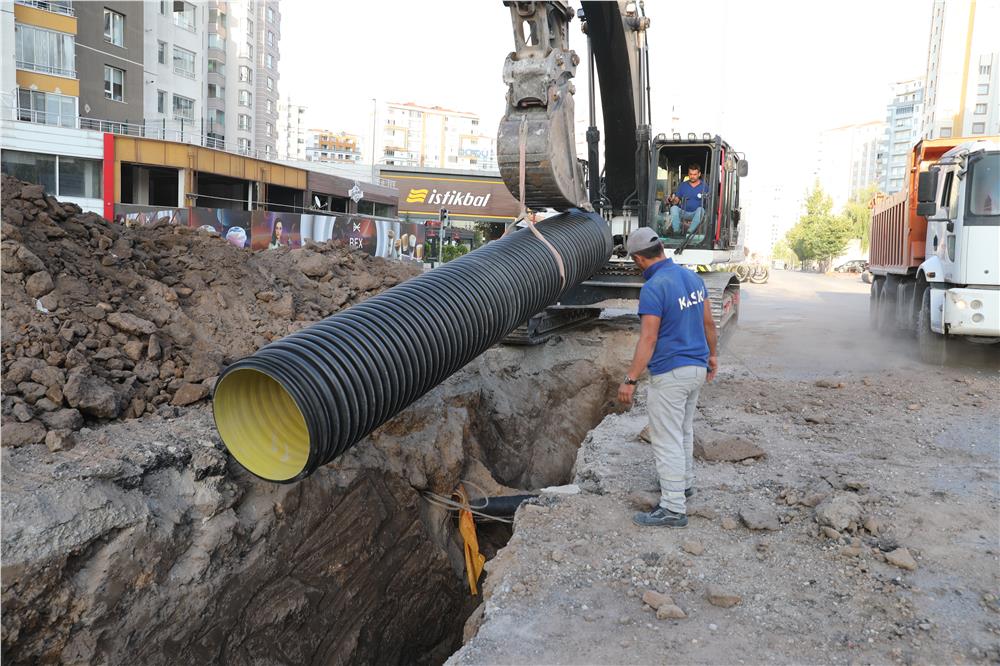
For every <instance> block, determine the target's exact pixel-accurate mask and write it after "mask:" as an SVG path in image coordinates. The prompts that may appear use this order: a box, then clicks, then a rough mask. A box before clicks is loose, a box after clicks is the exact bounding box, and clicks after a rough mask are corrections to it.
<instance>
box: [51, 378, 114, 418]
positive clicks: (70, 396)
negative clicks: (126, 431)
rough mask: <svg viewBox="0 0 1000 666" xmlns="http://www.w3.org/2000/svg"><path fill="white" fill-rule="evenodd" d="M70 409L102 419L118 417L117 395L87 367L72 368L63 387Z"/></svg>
mask: <svg viewBox="0 0 1000 666" xmlns="http://www.w3.org/2000/svg"><path fill="white" fill-rule="evenodd" d="M63 394H64V395H65V397H66V402H67V403H68V404H69V406H70V407H75V408H77V409H79V410H80V411H81V412H83V413H84V414H89V415H90V416H96V417H98V418H102V419H113V418H114V417H116V416H118V412H119V406H118V394H117V393H116V392H115V390H114V388H112V387H111V385H110V384H108V383H107V382H106V381H104V380H103V379H101V378H100V377H97V376H95V375H94V374H93V372H92V371H91V370H90V367H89V366H85V365H84V366H80V367H77V368H73V370H72V371H70V373H69V378H68V379H67V380H66V386H65V387H63Z"/></svg>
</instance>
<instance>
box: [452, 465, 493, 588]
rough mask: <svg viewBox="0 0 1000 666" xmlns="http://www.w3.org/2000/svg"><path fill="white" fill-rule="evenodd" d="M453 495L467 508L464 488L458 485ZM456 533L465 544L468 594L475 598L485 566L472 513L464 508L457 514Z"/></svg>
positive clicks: (467, 503) (467, 502) (467, 501)
mask: <svg viewBox="0 0 1000 666" xmlns="http://www.w3.org/2000/svg"><path fill="white" fill-rule="evenodd" d="M455 494H456V495H458V498H459V501H460V502H461V503H462V506H464V507H468V506H469V499H468V496H467V495H466V494H465V488H463V487H462V485H461V484H459V486H458V489H457V490H456V491H455ZM458 531H459V533H461V535H462V540H463V541H464V542H465V574H466V576H468V578H469V592H471V593H472V595H473V596H476V595H478V594H479V591H478V589H477V587H476V584H477V583H478V581H479V576H481V575H482V573H483V565H484V564H486V558H485V557H484V556H483V555H482V554H481V553H480V552H479V539H477V538H476V523H475V521H474V520H473V519H472V512H471V511H469V509H468V508H464V509H462V510H461V511H459V513H458Z"/></svg>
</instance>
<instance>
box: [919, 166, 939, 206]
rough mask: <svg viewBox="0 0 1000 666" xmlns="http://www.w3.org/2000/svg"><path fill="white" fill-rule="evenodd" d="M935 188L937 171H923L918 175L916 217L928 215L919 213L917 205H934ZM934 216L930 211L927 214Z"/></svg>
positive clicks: (935, 198) (936, 185)
mask: <svg viewBox="0 0 1000 666" xmlns="http://www.w3.org/2000/svg"><path fill="white" fill-rule="evenodd" d="M937 187H938V170H937V169H931V170H930V171H924V172H922V173H921V174H920V177H919V178H918V179H917V203H918V210H917V215H928V213H921V212H920V210H919V204H923V203H928V202H929V203H932V204H933V203H934V202H935V201H936V200H937ZM929 214H931V215H933V214H934V210H933V209H932V210H931V212H930V213H929Z"/></svg>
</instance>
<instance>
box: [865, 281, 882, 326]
mask: <svg viewBox="0 0 1000 666" xmlns="http://www.w3.org/2000/svg"><path fill="white" fill-rule="evenodd" d="M869 291H870V294H869V296H868V326H869V327H870V328H871V329H872V330H873V331H877V330H878V307H879V303H878V297H879V295H880V294H881V293H882V281H881V280H872V288H871V289H870V290H869Z"/></svg>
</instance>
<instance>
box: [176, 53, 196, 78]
mask: <svg viewBox="0 0 1000 666" xmlns="http://www.w3.org/2000/svg"><path fill="white" fill-rule="evenodd" d="M174 72H175V73H176V74H180V75H181V76H186V77H187V78H189V79H193V78H194V51H188V50H187V49H182V48H181V47H179V46H175V47H174Z"/></svg>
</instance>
